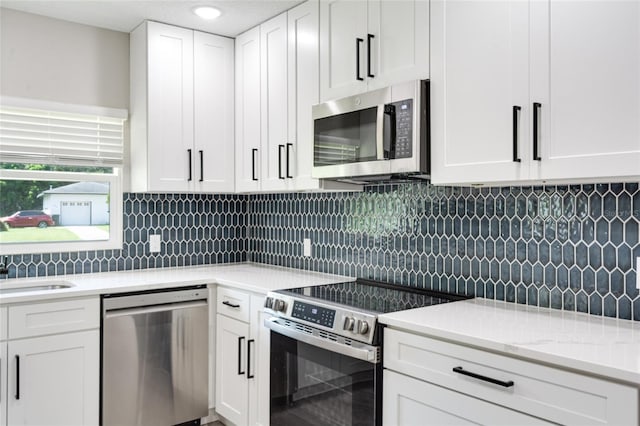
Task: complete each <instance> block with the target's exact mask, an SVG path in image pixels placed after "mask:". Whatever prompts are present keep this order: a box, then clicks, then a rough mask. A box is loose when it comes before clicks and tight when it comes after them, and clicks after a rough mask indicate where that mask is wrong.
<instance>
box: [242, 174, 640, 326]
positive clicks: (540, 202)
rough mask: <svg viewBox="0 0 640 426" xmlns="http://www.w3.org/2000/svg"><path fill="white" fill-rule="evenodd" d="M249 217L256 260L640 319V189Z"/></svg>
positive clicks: (446, 194)
mask: <svg viewBox="0 0 640 426" xmlns="http://www.w3.org/2000/svg"><path fill="white" fill-rule="evenodd" d="M248 212H249V245H250V248H249V259H250V260H252V261H254V262H261V263H268V264H275V265H283V266H289V267H295V268H302V269H311V270H316V271H321V272H329V273H336V274H345V275H350V276H354V277H364V278H373V279H380V280H383V281H387V282H391V283H397V284H401V285H411V286H418V287H424V288H429V289H436V290H442V291H449V292H458V293H464V294H467V295H475V296H478V297H487V298H492V299H493V298H495V299H498V300H506V301H509V302H517V303H526V304H530V305H537V306H545V307H552V308H556V309H567V310H577V311H580V312H588V313H591V314H595V315H605V316H609V317H618V318H623V319H635V320H640V297H639V294H638V290H637V289H636V287H635V282H636V272H635V270H633V269H632V268H634V263H635V262H634V259H635V258H636V257H637V256H640V245H639V243H638V239H639V238H638V224H639V221H640V190H639V188H638V184H637V183H627V184H598V185H571V186H546V187H523V188H520V187H513V188H482V189H473V188H452V187H435V186H432V185H430V184H428V183H403V184H393V185H378V186H370V187H367V189H366V190H365V191H364V192H362V193H325V194H323V193H318V194H268V195H255V196H251V197H250V201H249V210H248ZM303 238H311V240H312V245H313V256H312V257H303V255H302V241H303Z"/></svg>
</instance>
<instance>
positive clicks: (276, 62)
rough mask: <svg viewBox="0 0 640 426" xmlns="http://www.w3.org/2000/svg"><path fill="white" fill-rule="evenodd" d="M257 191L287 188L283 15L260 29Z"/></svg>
mask: <svg viewBox="0 0 640 426" xmlns="http://www.w3.org/2000/svg"><path fill="white" fill-rule="evenodd" d="M260 52H261V55H260V62H261V64H260V65H261V72H260V89H261V96H260V101H261V104H262V106H261V113H262V119H261V125H262V131H261V134H262V138H261V144H260V146H261V149H262V153H261V158H260V165H261V176H260V177H261V179H262V181H261V189H262V190H280V189H285V188H286V187H287V178H286V170H285V163H286V155H287V152H286V150H287V143H288V135H287V130H288V128H287V14H286V13H283V14H280V15H278V16H276V17H275V18H273V19H271V20H269V21H267V22H265V23H264V24H262V25H260Z"/></svg>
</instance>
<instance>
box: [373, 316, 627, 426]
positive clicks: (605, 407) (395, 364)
mask: <svg viewBox="0 0 640 426" xmlns="http://www.w3.org/2000/svg"><path fill="white" fill-rule="evenodd" d="M384 337H385V346H384V367H385V376H384V395H383V413H384V414H383V415H384V422H383V423H384V424H385V425H389V426H391V425H400V424H401V425H405V424H407V425H410V424H415V422H416V421H419V422H420V423H419V424H421V425H430V424H434V425H440V424H546V422H550V423H554V424H566V425H635V424H638V420H639V418H638V408H639V404H638V388H637V387H636V386H630V385H626V384H622V383H617V382H612V381H609V380H604V379H600V378H595V377H591V376H586V375H582V374H577V373H574V372H569V371H566V370H563V369H561V368H555V367H550V366H546V365H541V364H538V363H535V362H531V361H525V360H521V359H517V358H513V357H510V356H504V355H499V354H494V353H490V352H486V351H483V350H480V349H474V348H470V347H467V346H462V345H458V344H455V343H450V342H446V341H442V340H439V339H433V338H430V337H426V336H422V335H416V334H413V333H408V332H404V331H399V330H395V329H391V328H387V329H385V331H384ZM432 419H433V420H432ZM412 422H413V423H412Z"/></svg>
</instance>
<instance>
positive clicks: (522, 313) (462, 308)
mask: <svg viewBox="0 0 640 426" xmlns="http://www.w3.org/2000/svg"><path fill="white" fill-rule="evenodd" d="M380 321H381V322H382V323H384V324H387V325H388V326H389V327H393V328H397V329H404V330H407V331H410V332H414V333H417V334H424V335H427V336H430V337H436V338H440V339H445V340H450V341H453V342H456V343H460V344H464V345H469V346H473V347H477V348H480V349H487V350H490V351H493V352H498V353H502V354H505V355H512V356H517V357H520V358H524V359H528V360H532V361H536V362H543V363H547V364H553V365H557V366H559V367H562V368H567V369H572V370H575V371H579V372H583V373H587V374H591V375H598V376H603V377H608V378H612V379H615V380H620V381H623V382H627V383H631V384H635V385H636V386H640V324H638V323H635V322H633V321H628V320H618V319H613V318H603V317H600V316H595V315H588V314H583V313H578V312H571V311H560V310H555V309H548V308H538V307H534V306H528V305H519V304H516V303H506V302H500V301H495V300H488V299H472V300H465V301H460V302H453V303H446V304H442V305H437V306H430V307H426V308H418V309H411V310H407V311H402V312H395V313H390V314H384V315H381V316H380Z"/></svg>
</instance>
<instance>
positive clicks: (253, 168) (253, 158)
mask: <svg viewBox="0 0 640 426" xmlns="http://www.w3.org/2000/svg"><path fill="white" fill-rule="evenodd" d="M257 153H258V148H253V149H252V150H251V180H258V178H257V177H256V154H257Z"/></svg>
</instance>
